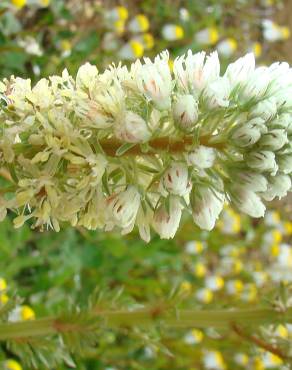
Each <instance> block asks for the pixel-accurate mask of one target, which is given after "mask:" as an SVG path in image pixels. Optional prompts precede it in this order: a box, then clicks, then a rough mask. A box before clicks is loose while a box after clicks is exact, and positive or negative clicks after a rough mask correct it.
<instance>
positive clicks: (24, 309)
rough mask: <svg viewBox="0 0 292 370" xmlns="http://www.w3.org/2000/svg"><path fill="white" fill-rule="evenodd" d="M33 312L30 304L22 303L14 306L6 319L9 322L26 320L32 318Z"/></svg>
mask: <svg viewBox="0 0 292 370" xmlns="http://www.w3.org/2000/svg"><path fill="white" fill-rule="evenodd" d="M34 319H35V313H34V311H33V309H32V308H31V307H30V306H27V305H23V306H16V307H15V308H14V309H13V310H12V311H11V312H10V313H9V316H8V321H10V322H17V321H28V320H34Z"/></svg>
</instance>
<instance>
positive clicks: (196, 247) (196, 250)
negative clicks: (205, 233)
mask: <svg viewBox="0 0 292 370" xmlns="http://www.w3.org/2000/svg"><path fill="white" fill-rule="evenodd" d="M204 249H205V245H204V244H203V243H202V242H201V241H198V240H191V241H189V242H187V243H186V244H185V250H186V252H187V253H189V254H201V253H202V252H203V250H204Z"/></svg>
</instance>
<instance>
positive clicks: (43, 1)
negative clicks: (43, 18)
mask: <svg viewBox="0 0 292 370" xmlns="http://www.w3.org/2000/svg"><path fill="white" fill-rule="evenodd" d="M39 3H40V5H41V6H43V7H44V8H46V7H48V6H49V5H50V3H51V0H39Z"/></svg>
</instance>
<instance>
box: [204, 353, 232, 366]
mask: <svg viewBox="0 0 292 370" xmlns="http://www.w3.org/2000/svg"><path fill="white" fill-rule="evenodd" d="M203 362H204V367H205V369H207V370H224V369H226V364H225V362H224V359H223V357H222V354H221V352H219V351H206V352H205V353H204V357H203Z"/></svg>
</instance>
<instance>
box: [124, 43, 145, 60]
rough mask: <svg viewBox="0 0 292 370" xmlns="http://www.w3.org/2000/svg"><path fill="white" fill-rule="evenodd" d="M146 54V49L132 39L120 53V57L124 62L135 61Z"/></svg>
mask: <svg viewBox="0 0 292 370" xmlns="http://www.w3.org/2000/svg"><path fill="white" fill-rule="evenodd" d="M143 54H144V47H143V45H142V43H141V42H139V41H137V40H135V39H132V40H130V41H129V42H127V43H126V44H124V45H123V46H122V47H121V48H120V49H119V51H118V56H119V57H120V58H121V59H124V60H135V59H137V58H141V57H142V56H143Z"/></svg>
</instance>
